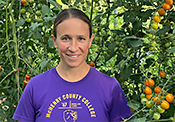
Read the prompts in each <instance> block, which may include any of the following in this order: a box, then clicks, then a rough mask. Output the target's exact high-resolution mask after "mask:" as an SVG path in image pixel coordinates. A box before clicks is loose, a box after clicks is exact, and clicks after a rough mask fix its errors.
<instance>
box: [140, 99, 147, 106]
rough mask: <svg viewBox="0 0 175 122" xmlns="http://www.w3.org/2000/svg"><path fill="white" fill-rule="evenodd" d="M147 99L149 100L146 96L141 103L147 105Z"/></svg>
mask: <svg viewBox="0 0 175 122" xmlns="http://www.w3.org/2000/svg"><path fill="white" fill-rule="evenodd" d="M147 101H148V100H147V99H146V98H145V97H144V98H142V99H141V103H142V104H143V105H145V104H146V102H147Z"/></svg>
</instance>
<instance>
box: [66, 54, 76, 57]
mask: <svg viewBox="0 0 175 122" xmlns="http://www.w3.org/2000/svg"><path fill="white" fill-rule="evenodd" d="M67 56H69V57H71V58H77V57H78V56H79V55H69V54H67Z"/></svg>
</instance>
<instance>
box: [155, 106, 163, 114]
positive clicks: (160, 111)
mask: <svg viewBox="0 0 175 122" xmlns="http://www.w3.org/2000/svg"><path fill="white" fill-rule="evenodd" d="M157 112H159V113H161V114H162V113H164V112H165V109H163V108H162V107H161V106H160V105H158V106H157Z"/></svg>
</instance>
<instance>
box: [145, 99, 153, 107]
mask: <svg viewBox="0 0 175 122" xmlns="http://www.w3.org/2000/svg"><path fill="white" fill-rule="evenodd" d="M153 105H154V102H153V101H152V100H149V101H147V102H146V106H147V107H148V108H152V106H153Z"/></svg>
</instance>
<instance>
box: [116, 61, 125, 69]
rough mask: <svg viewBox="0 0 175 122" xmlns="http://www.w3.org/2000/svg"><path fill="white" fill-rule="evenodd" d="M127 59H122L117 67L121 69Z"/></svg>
mask: <svg viewBox="0 0 175 122" xmlns="http://www.w3.org/2000/svg"><path fill="white" fill-rule="evenodd" d="M126 62H127V60H124V59H122V60H121V61H120V62H119V63H118V64H117V66H118V67H119V69H120V70H123V69H124V67H125V65H126Z"/></svg>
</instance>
